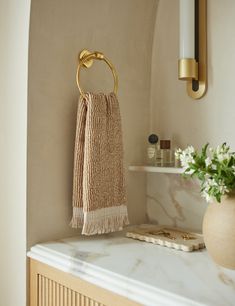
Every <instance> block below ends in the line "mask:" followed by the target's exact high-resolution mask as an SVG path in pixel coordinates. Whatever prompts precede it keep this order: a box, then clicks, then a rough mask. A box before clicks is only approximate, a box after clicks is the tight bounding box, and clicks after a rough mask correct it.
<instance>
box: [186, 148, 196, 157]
mask: <svg viewBox="0 0 235 306" xmlns="http://www.w3.org/2000/svg"><path fill="white" fill-rule="evenodd" d="M184 152H185V153H186V154H189V155H192V154H193V153H194V152H195V149H194V147H193V146H188V147H187V148H186V149H185V150H184Z"/></svg>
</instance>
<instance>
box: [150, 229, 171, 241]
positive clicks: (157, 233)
mask: <svg viewBox="0 0 235 306" xmlns="http://www.w3.org/2000/svg"><path fill="white" fill-rule="evenodd" d="M148 234H150V235H154V236H163V237H166V238H168V239H171V240H176V237H174V236H172V235H171V233H169V232H166V231H163V230H161V231H157V232H148Z"/></svg>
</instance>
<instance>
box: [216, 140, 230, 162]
mask: <svg viewBox="0 0 235 306" xmlns="http://www.w3.org/2000/svg"><path fill="white" fill-rule="evenodd" d="M215 153H216V155H217V158H218V161H219V162H223V161H224V160H228V159H229V158H230V157H231V153H229V147H228V146H226V145H225V144H224V145H222V146H218V147H217V148H216V150H215Z"/></svg>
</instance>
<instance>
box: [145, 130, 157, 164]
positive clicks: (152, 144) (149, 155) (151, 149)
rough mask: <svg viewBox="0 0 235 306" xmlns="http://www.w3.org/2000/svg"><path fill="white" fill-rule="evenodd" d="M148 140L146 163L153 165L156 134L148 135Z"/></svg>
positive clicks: (155, 150)
mask: <svg viewBox="0 0 235 306" xmlns="http://www.w3.org/2000/svg"><path fill="white" fill-rule="evenodd" d="M148 142H149V145H148V148H147V164H148V165H150V166H155V164H156V153H157V142H158V136H157V135H156V134H151V135H150V136H149V137H148Z"/></svg>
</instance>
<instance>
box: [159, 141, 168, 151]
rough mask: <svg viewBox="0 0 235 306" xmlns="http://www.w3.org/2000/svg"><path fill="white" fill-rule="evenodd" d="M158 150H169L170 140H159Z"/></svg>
mask: <svg viewBox="0 0 235 306" xmlns="http://www.w3.org/2000/svg"><path fill="white" fill-rule="evenodd" d="M160 148H161V149H163V150H164V149H165V150H168V149H170V148H171V141H170V140H160Z"/></svg>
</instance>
